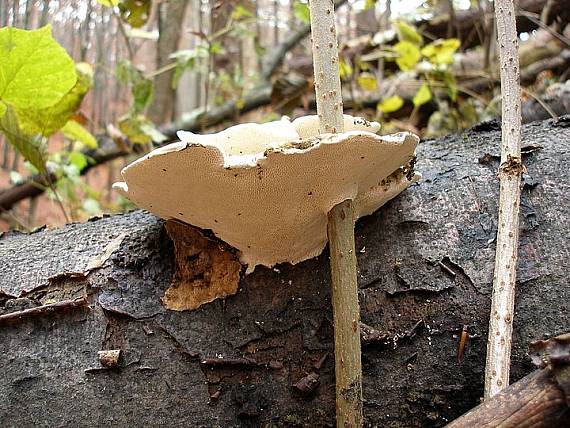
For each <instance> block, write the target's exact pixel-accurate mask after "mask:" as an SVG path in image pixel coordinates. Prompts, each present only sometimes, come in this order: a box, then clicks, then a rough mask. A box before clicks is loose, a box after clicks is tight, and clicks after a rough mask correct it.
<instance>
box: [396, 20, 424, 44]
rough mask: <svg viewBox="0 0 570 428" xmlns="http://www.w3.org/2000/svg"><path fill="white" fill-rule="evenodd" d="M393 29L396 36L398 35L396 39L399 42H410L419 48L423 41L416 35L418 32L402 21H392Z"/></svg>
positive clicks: (418, 34)
mask: <svg viewBox="0 0 570 428" xmlns="http://www.w3.org/2000/svg"><path fill="white" fill-rule="evenodd" d="M394 27H395V29H396V34H398V39H399V40H400V41H401V42H410V43H412V44H414V45H416V46H421V45H422V44H423V42H424V39H423V38H422V36H421V35H420V33H418V31H417V30H416V29H415V28H414V27H412V26H411V25H409V24H406V23H405V22H404V21H400V20H396V21H394Z"/></svg>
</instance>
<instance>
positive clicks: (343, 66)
mask: <svg viewBox="0 0 570 428" xmlns="http://www.w3.org/2000/svg"><path fill="white" fill-rule="evenodd" d="M338 68H339V73H340V78H341V79H342V80H345V79H350V77H351V76H352V72H353V70H352V66H351V65H350V64H349V63H348V62H346V61H345V60H343V59H342V58H341V60H340V61H339V62H338Z"/></svg>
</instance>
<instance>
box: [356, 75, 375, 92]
mask: <svg viewBox="0 0 570 428" xmlns="http://www.w3.org/2000/svg"><path fill="white" fill-rule="evenodd" d="M356 81H357V82H358V85H359V86H360V87H361V88H362V89H364V90H365V91H375V90H376V89H377V88H378V83H377V82H376V76H374V75H373V74H372V73H361V74H360V76H358V79H357V80H356Z"/></svg>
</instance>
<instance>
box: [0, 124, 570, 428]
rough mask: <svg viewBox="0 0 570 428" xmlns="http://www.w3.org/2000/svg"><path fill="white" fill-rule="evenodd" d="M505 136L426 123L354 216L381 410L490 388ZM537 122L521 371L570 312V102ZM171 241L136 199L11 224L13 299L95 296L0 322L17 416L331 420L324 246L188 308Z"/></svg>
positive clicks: (390, 419) (524, 249)
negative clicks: (409, 158)
mask: <svg viewBox="0 0 570 428" xmlns="http://www.w3.org/2000/svg"><path fill="white" fill-rule="evenodd" d="M500 139H501V136H500V125H499V123H498V122H487V123H483V124H481V125H478V126H477V127H475V128H473V129H471V130H469V131H467V132H466V133H464V134H461V135H454V136H448V137H445V138H441V139H437V140H428V141H424V142H422V143H421V144H420V146H419V148H418V163H417V165H416V169H417V170H418V171H420V172H422V174H423V176H424V178H423V180H422V181H421V182H420V183H419V184H418V185H414V186H412V187H411V188H409V189H408V190H406V191H405V192H404V193H403V194H401V195H400V196H399V197H398V198H396V199H395V200H393V201H391V202H390V203H388V204H387V205H386V206H384V207H383V208H381V209H380V210H379V212H377V213H375V214H373V215H371V216H369V217H366V218H363V219H361V220H359V222H358V223H357V226H356V250H357V251H356V252H357V258H358V265H359V272H358V281H359V298H360V307H361V314H360V315H361V319H362V322H363V323H364V324H365V325H367V326H369V327H371V328H368V329H365V330H364V332H365V333H367V340H366V341H363V352H362V363H363V386H364V396H365V397H366V400H365V403H364V416H365V424H366V425H367V426H392V427H428V428H429V427H439V426H443V425H445V424H446V423H448V422H450V421H451V420H453V419H455V418H457V417H458V416H460V415H461V414H463V413H464V412H466V411H467V410H469V409H470V408H473V407H475V406H476V405H477V404H478V403H479V399H480V397H481V396H482V394H483V368H484V362H485V352H486V349H485V348H486V341H485V338H486V336H487V321H488V317H489V306H488V302H489V298H490V292H491V283H492V275H493V256H494V251H495V236H496V232H497V224H496V216H495V213H496V211H497V201H498V188H497V187H498V186H497V177H496V173H497V169H498V167H499V163H500V153H499V150H498V147H499V142H500ZM522 141H523V150H522V153H523V160H524V162H525V166H526V168H527V173H526V175H525V178H524V188H523V194H522V200H521V210H522V213H521V214H522V215H521V235H520V249H519V264H518V272H517V281H518V285H517V287H518V292H517V301H516V311H517V315H516V317H515V319H514V335H513V339H514V343H513V352H512V366H511V379H512V380H513V381H516V380H518V379H521V378H522V377H524V376H525V375H527V374H528V373H530V372H531V371H532V370H533V367H532V365H531V364H530V360H529V359H528V354H527V352H528V343H529V341H531V340H533V339H537V338H542V337H548V336H550V337H551V336H554V335H557V334H560V333H563V332H565V331H568V330H569V327H570V312H569V311H568V310H567V302H568V298H567V292H568V287H567V268H566V266H567V263H566V262H567V257H566V255H567V254H568V253H569V252H570V241H569V240H567V234H568V223H569V221H570V219H569V218H568V213H570V200H569V199H568V197H567V195H568V192H569V191H570V178H569V177H568V174H566V170H567V159H568V158H569V156H570V117H565V118H563V119H561V120H559V121H557V122H556V121H553V120H548V121H544V122H540V123H533V124H530V125H526V126H524V127H523V138H522ZM204 256H207V255H204ZM173 259H174V254H173V246H172V243H171V242H170V240H169V238H168V236H167V234H166V232H165V230H164V223H163V222H162V221H161V220H157V219H156V218H155V217H153V216H151V215H150V214H146V213H143V212H141V211H136V212H133V213H130V214H125V215H118V216H113V217H106V218H102V219H99V220H93V221H90V222H87V223H85V224H70V225H67V226H66V227H65V228H62V229H58V230H51V231H40V232H37V233H34V234H31V235H22V234H18V233H8V234H5V235H3V236H2V238H1V239H0V260H1V261H2V262H1V263H0V290H1V292H0V311H1V313H3V314H6V313H13V312H15V311H21V310H25V309H28V308H33V307H37V306H38V305H49V304H54V303H57V302H62V301H74V300H76V299H81V298H82V297H84V298H86V299H87V303H88V307H83V306H78V307H67V308H66V309H63V310H55V311H50V312H47V313H44V312H43V311H35V312H36V315H33V316H26V317H24V318H22V319H19V320H18V321H17V322H10V323H8V324H6V325H3V326H2V327H1V328H0V346H1V347H2V349H3V350H4V351H3V352H2V353H0V368H1V370H2V376H1V377H0V396H2V397H3V400H0V420H1V421H2V424H3V425H8V426H12V425H14V426H30V425H40V426H53V425H69V426H93V425H97V426H102V425H108V424H113V425H117V426H132V425H157V424H165V425H169V426H262V425H264V424H265V425H269V424H273V425H276V426H291V425H296V426H311V427H319V426H330V425H331V424H333V423H334V406H335V404H334V399H335V391H334V361H333V355H334V354H333V341H332V338H333V335H332V325H331V322H332V312H331V305H330V285H329V284H330V283H329V281H330V276H329V267H328V253H326V252H325V253H324V254H323V255H321V256H319V257H317V258H315V259H312V260H308V261H306V262H303V263H300V264H298V265H295V266H289V265H279V266H277V267H276V269H273V270H272V269H265V268H260V267H258V268H257V269H256V270H255V272H254V273H252V274H251V275H248V276H246V277H244V278H243V279H242V280H241V282H240V285H239V292H238V293H237V294H236V295H235V296H232V297H229V298H227V299H226V300H225V301H215V302H212V303H210V304H206V305H204V306H202V307H200V308H199V309H197V310H195V311H191V312H173V311H170V310H167V309H165V307H164V306H163V305H162V302H161V298H162V297H163V295H164V293H165V290H166V289H168V288H169V287H170V285H171V281H172V278H173V275H174V271H173V269H174V264H173ZM90 261H91V263H90ZM88 265H89V266H91V267H90V268H88ZM40 314H41V315H40ZM464 325H467V326H468V330H467V331H468V340H467V344H466V347H465V352H464V356H463V359H462V361H461V362H458V356H457V348H458V345H459V341H460V336H461V331H462V329H463V326H464ZM110 349H121V358H120V360H119V366H118V367H117V368H114V369H104V368H102V367H101V366H100V365H99V361H98V356H97V352H98V351H100V350H110ZM315 379H316V381H315ZM15 409H17V410H15Z"/></svg>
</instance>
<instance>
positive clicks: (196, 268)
mask: <svg viewBox="0 0 570 428" xmlns="http://www.w3.org/2000/svg"><path fill="white" fill-rule="evenodd" d="M166 230H167V231H168V234H169V236H170V238H171V239H172V240H173V242H174V256H175V263H176V267H175V272H174V277H173V281H172V285H171V286H170V288H168V289H167V290H166V292H165V293H164V297H163V299H162V301H163V303H164V305H165V306H166V308H168V309H172V310H175V311H184V310H193V309H196V308H198V307H200V306H201V305H203V304H204V303H209V302H211V301H213V300H215V299H219V298H225V297H227V296H230V295H232V294H235V293H237V291H238V285H239V280H240V272H241V268H242V266H241V263H240V262H239V261H238V260H237V257H236V256H235V255H234V254H233V253H231V252H230V251H229V249H224V248H222V246H221V244H219V243H217V242H214V241H212V240H210V239H208V238H206V237H205V236H204V235H203V234H202V233H201V232H200V231H199V230H198V229H196V228H194V227H192V226H189V225H186V224H184V223H181V222H177V221H172V220H169V221H167V222H166Z"/></svg>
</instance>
